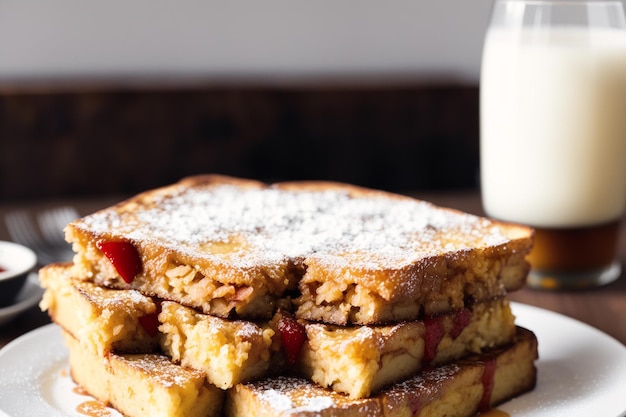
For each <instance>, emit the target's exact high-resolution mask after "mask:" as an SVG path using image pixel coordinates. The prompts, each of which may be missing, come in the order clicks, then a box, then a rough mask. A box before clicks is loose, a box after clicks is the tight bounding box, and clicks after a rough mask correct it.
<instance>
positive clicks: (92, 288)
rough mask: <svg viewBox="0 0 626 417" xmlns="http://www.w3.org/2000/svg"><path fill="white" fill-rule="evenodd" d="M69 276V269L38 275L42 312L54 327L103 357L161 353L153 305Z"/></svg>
mask: <svg viewBox="0 0 626 417" xmlns="http://www.w3.org/2000/svg"><path fill="white" fill-rule="evenodd" d="M71 271H72V266H71V264H51V265H47V266H45V267H43V268H42V269H40V271H39V281H40V283H41V285H42V287H44V288H45V292H44V295H43V297H42V301H41V303H40V307H41V309H42V310H43V311H47V312H48V315H49V316H50V318H51V319H52V321H53V322H55V323H57V324H58V325H59V326H60V327H61V328H63V329H64V330H65V331H67V332H69V333H70V334H72V335H73V336H74V337H76V338H77V339H78V340H80V341H81V342H82V343H83V344H84V346H85V347H86V348H88V349H90V350H91V351H92V352H95V353H97V354H99V355H103V354H104V352H105V351H111V350H118V351H121V352H128V353H131V352H138V353H147V352H153V351H155V350H157V349H158V348H159V336H158V306H157V304H156V303H155V302H154V300H152V299H151V298H149V297H146V296H144V295H142V294H141V293H139V292H137V291H134V290H130V291H119V290H111V289H107V288H101V287H98V286H96V285H94V284H93V283H92V282H87V281H82V280H78V279H75V278H72V275H71Z"/></svg>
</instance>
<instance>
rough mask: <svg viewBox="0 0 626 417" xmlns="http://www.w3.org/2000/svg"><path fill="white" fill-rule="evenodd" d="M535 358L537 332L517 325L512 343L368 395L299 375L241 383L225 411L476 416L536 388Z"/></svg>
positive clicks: (233, 414)
mask: <svg viewBox="0 0 626 417" xmlns="http://www.w3.org/2000/svg"><path fill="white" fill-rule="evenodd" d="M536 359H537V339H536V337H535V335H534V334H533V333H532V332H530V331H528V330H526V329H522V328H518V330H517V338H516V341H515V343H513V344H511V345H508V346H506V347H502V348H497V349H494V350H492V351H490V352H489V353H486V354H484V355H480V356H474V357H471V358H468V359H467V360H461V361H458V362H455V363H451V364H448V365H443V366H440V367H437V368H435V369H433V370H432V371H426V372H423V373H421V374H420V375H417V376H415V377H413V378H410V379H407V380H406V381H403V382H400V383H398V384H396V385H394V386H391V387H390V388H388V389H386V390H383V391H382V392H380V393H379V394H377V395H375V396H372V397H369V398H363V399H350V398H348V397H346V396H343V395H341V394H338V393H335V392H332V391H329V390H325V389H323V388H321V387H319V386H317V385H315V384H313V383H311V382H309V381H307V380H304V379H299V378H294V377H278V378H271V379H266V380H261V381H258V382H252V383H247V384H240V385H237V386H236V387H235V388H233V389H231V390H230V391H228V393H227V398H226V406H225V415H226V416H227V417H243V416H249V415H264V416H287V415H289V416H292V417H313V416H334V417H343V416H345V417H352V416H355V415H368V416H372V417H377V416H380V417H383V416H409V415H410V416H416V417H420V416H422V417H426V416H434V415H437V416H443V415H445V416H448V417H471V416H474V415H475V414H476V412H477V411H480V410H481V408H485V407H494V406H496V405H498V404H500V403H502V402H504V401H506V400H508V399H511V398H513V397H515V396H518V395H521V394H522V393H525V392H528V391H530V390H532V389H533V388H534V386H535V384H536V377H537V371H536V368H535V360H536ZM490 362H491V363H492V364H493V371H494V374H493V382H494V385H493V391H488V392H487V393H485V389H486V388H487V385H485V383H484V382H483V375H484V374H485V370H486V364H487V363H490ZM487 389H488V388H487Z"/></svg>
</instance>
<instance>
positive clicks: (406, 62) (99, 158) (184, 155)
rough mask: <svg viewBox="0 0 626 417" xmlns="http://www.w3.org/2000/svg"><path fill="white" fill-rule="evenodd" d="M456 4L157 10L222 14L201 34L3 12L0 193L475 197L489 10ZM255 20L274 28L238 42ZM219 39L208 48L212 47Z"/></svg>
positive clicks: (28, 10) (100, 12)
mask: <svg viewBox="0 0 626 417" xmlns="http://www.w3.org/2000/svg"><path fill="white" fill-rule="evenodd" d="M417 3H421V4H417ZM429 3H435V2H429ZM465 3H467V2H464V1H462V0H446V1H442V2H436V4H426V3H425V2H398V3H397V4H394V6H393V7H391V6H387V7H385V6H382V5H380V4H378V3H376V2H363V3H360V7H359V9H354V8H353V7H354V6H355V5H356V3H350V2H348V3H345V4H342V5H340V6H337V3H336V2H335V3H323V2H322V3H320V4H321V5H319V4H318V6H317V8H312V6H310V5H309V6H301V7H304V9H305V10H299V9H297V8H294V7H291V8H288V9H286V10H285V7H286V4H287V3H284V2H281V1H278V2H275V4H272V2H270V3H265V7H272V5H273V6H274V7H276V9H275V10H276V11H280V13H283V14H284V16H279V18H276V16H274V15H272V14H267V13H264V9H260V8H258V6H254V7H252V10H250V7H249V8H248V9H247V10H248V14H246V15H245V16H247V17H246V19H248V20H247V21H246V22H247V23H246V24H244V23H245V22H244V23H242V22H240V21H239V20H237V19H239V16H244V14H243V13H242V11H241V10H235V9H232V10H231V9H229V7H230V8H232V5H231V6H225V5H224V4H222V5H221V6H220V5H219V4H218V3H217V2H209V3H206V4H205V5H204V6H200V5H198V4H196V3H193V2H190V1H186V2H182V3H178V4H179V5H183V6H180V7H178V8H177V9H176V13H174V12H173V9H171V8H172V7H177V6H172V5H167V6H163V5H161V7H160V8H159V7H154V10H152V11H153V12H155V11H156V12H159V11H160V13H161V14H162V15H159V16H154V19H156V21H157V22H163V21H170V20H172V21H176V20H177V19H178V20H179V21H180V20H181V19H183V18H185V19H189V18H191V17H192V16H195V15H198V14H199V10H205V9H207V10H213V11H215V9H211V7H213V8H218V7H226V8H227V9H228V10H227V11H224V10H221V12H222V13H223V15H222V16H221V17H219V18H215V17H213V20H212V22H213V25H210V24H209V22H204V21H203V19H205V20H210V18H209V15H207V16H204V17H203V18H202V19H197V20H192V21H191V22H186V23H185V24H181V23H180V22H179V23H177V26H176V30H171V29H172V28H170V32H166V33H165V34H164V33H163V32H162V31H161V29H162V27H156V23H150V22H151V21H150V20H145V21H143V20H142V21H140V20H139V19H138V18H139V17H140V16H141V15H143V14H145V10H142V9H140V8H136V9H132V8H131V9H130V10H129V9H128V5H126V4H125V3H122V2H113V3H110V4H109V6H104V5H98V6H97V7H99V9H96V10H95V11H94V10H91V9H89V10H88V9H86V8H83V6H80V3H78V2H74V1H71V0H64V1H61V2H60V4H57V5H56V6H55V7H54V8H52V6H44V5H32V4H30V5H25V4H24V2H17V1H6V0H3V1H2V2H0V28H1V29H0V39H1V40H0V199H1V200H29V199H36V198H41V197H72V196H85V195H99V194H111V193H116V194H117V193H123V194H128V193H134V192H138V191H141V190H144V189H147V188H151V187H156V186H159V185H164V184H168V183H171V182H174V181H176V180H178V179H180V178H181V177H183V176H187V175H193V174H198V173H207V172H214V173H222V174H229V175H235V176H243V177H250V178H256V179H260V180H265V181H280V180H298V179H320V180H335V181H346V182H352V183H355V184H359V185H364V186H371V187H376V188H382V189H388V190H394V191H409V190H440V189H451V188H457V189H458V188H473V187H476V186H477V173H478V129H479V126H478V76H477V73H478V67H479V62H480V52H481V46H482V35H483V33H484V28H485V27H486V22H487V20H488V12H489V5H490V1H486V0H481V1H477V2H475V3H473V4H472V6H469V5H467V4H465ZM159 4H160V3H159ZM248 4H249V5H250V6H252V3H248ZM289 4H293V3H289ZM185 5H186V7H185ZM350 5H352V6H351V7H352V8H351V7H349V6H350ZM192 6H193V7H192ZM324 6H327V7H326V8H325V7H324ZM38 7H39V8H38ZM42 7H47V8H48V9H46V10H41V8H42ZM62 7H66V8H67V9H66V10H65V12H64V11H63V9H62ZM116 7H118V9H117V10H116V9H115V8H116ZM122 7H125V8H124V9H122ZM199 7H203V8H204V9H198V8H199ZM328 7H335V8H336V7H339V9H335V10H329V9H328ZM461 7H464V8H465V12H464V11H463V10H459V8H461ZM59 8H61V11H59ZM111 9H112V10H111ZM70 10H71V13H70ZM207 10H205V11H207ZM243 10H246V9H243ZM122 12H123V13H124V15H125V16H126V18H125V19H122V20H120V18H119V16H120V13H122ZM255 13H256V14H255ZM304 13H308V15H307V16H303V15H302V14H304ZM1 16H4V17H1ZM332 16H334V17H335V19H334V20H332V19H330V17H332ZM235 17H236V18H237V19H235ZM135 18H137V19H135ZM273 18H276V21H277V22H284V21H285V20H286V19H291V20H292V21H294V22H292V24H291V25H290V26H284V27H277V25H276V24H274V25H273V26H272V25H271V24H270V23H271V21H272V19H273ZM90 19H91V20H90ZM228 19H231V20H233V21H235V20H237V21H238V22H239V23H238V24H239V26H238V27H239V29H237V30H235V29H233V28H232V25H231V24H229V23H228ZM241 19H243V18H241ZM342 19H343V20H342ZM102 20H103V21H104V22H108V23H107V25H104V24H100V25H101V26H98V23H97V22H100V21H102ZM224 21H226V22H227V23H223V22H224ZM259 21H260V22H261V23H259ZM311 21H313V22H314V23H312V24H311V27H310V28H307V27H304V28H302V27H303V26H306V25H305V24H306V23H307V22H311ZM112 22H114V23H115V24H116V25H115V26H112V25H111V23H112ZM194 22H195V23H194ZM220 22H222V24H223V27H215V26H216V25H217V24H218V23H220ZM205 23H206V25H205ZM151 25H152V26H151ZM194 25H196V26H194ZM254 25H259V27H262V28H271V30H273V32H271V30H270V29H267V30H268V34H266V33H265V32H259V28H256V29H254V28H252V29H250V31H251V32H252V34H251V35H250V36H249V37H246V36H243V37H241V36H236V34H237V33H239V31H240V30H241V28H242V27H247V28H250V27H251V26H254ZM278 26H279V25H278ZM190 27H191V28H192V29H193V28H194V27H195V29H193V30H196V32H193V30H192V29H189V28H190ZM205 27H210V28H211V29H206V30H209V32H207V33H204V34H203V33H200V34H198V33H197V31H199V30H200V29H201V28H205ZM178 29H180V30H178ZM185 30H186V31H187V32H189V33H187V32H185ZM202 30H204V29H202ZM181 32H182V34H181ZM192 32H193V33H192ZM269 32H271V33H269ZM102 33H105V34H106V36H103V35H102ZM120 33H122V34H123V35H120ZM174 34H176V36H178V38H176V39H177V40H175V41H173V40H172V39H174V38H175V36H174ZM113 35H115V36H113ZM203 36H204V37H206V39H203V38H202V37H203ZM264 36H265V37H266V38H264ZM215 38H220V39H221V41H220V42H213V43H215V44H220V45H221V47H219V46H215V45H213V46H211V45H209V44H211V42H209V41H210V40H215ZM259 38H260V40H259ZM77 39H78V40H77ZM278 39H281V40H282V43H277V42H276V41H277V40H278ZM166 41H167V42H169V44H168V43H167V42H166ZM252 41H254V42H252ZM250 42H252V43H254V46H250V48H249V49H250V50H248V45H249V44H250ZM164 43H165V45H164ZM181 45H182V46H185V47H188V51H184V50H183V51H181V48H182V46H181ZM211 48H213V49H211ZM216 48H218V49H216ZM264 48H265V49H264ZM224 49H226V50H227V51H229V53H223V50H224ZM250 51H252V52H255V51H256V52H255V53H252V54H250V53H249V52H250ZM139 52H141V53H139ZM198 54H200V55H202V56H201V57H200V58H198ZM220 54H222V55H220ZM85 55H87V56H85ZM172 57H173V58H172ZM189 57H195V58H193V59H189ZM203 57H204V58H203Z"/></svg>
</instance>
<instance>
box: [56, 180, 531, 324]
mask: <svg viewBox="0 0 626 417" xmlns="http://www.w3.org/2000/svg"><path fill="white" fill-rule="evenodd" d="M66 237H67V239H68V241H70V242H72V243H73V244H74V249H75V251H76V252H77V256H76V257H75V264H76V267H75V268H76V272H75V274H76V275H78V276H84V277H87V278H89V279H93V280H94V281H95V282H96V283H97V284H99V285H104V286H110V287H114V288H122V289H127V288H134V289H137V290H139V291H141V292H143V293H144V294H146V295H150V296H158V297H160V298H163V299H169V300H172V301H176V302H179V303H181V304H185V305H188V306H191V307H194V308H199V309H201V310H202V311H203V312H205V313H207V314H213V315H217V316H220V317H240V318H249V319H257V318H269V317H270V316H271V315H272V313H273V312H274V311H275V310H276V308H277V306H278V305H283V306H284V305H289V303H290V300H291V299H290V297H289V296H290V295H291V294H292V293H293V291H294V290H295V289H296V288H298V290H299V293H300V295H299V298H298V300H297V304H298V311H297V315H298V316H299V317H302V318H306V319H310V320H320V321H327V322H331V323H335V324H345V323H360V324H373V323H383V322H396V321H399V320H415V319H419V318H420V317H422V316H423V315H424V314H438V313H442V312H445V311H450V310H452V309H455V308H461V307H463V306H464V303H465V300H468V299H470V300H478V301H483V300H487V299H489V298H494V297H500V296H502V295H504V294H506V293H507V292H508V291H513V290H515V289H518V288H520V287H521V286H522V285H523V284H524V282H525V277H526V274H527V271H528V264H527V263H526V262H525V260H524V257H525V255H526V254H527V253H528V252H529V250H530V247H531V243H532V231H531V230H530V229H529V228H526V227H522V226H516V225H512V224H507V223H502V222H497V221H493V220H488V219H485V218H480V217H476V216H471V215H468V214H465V213H461V212H458V211H456V210H451V209H445V208H441V207H436V206H433V205H431V204H428V203H425V202H421V201H418V200H415V199H412V198H410V197H406V196H402V195H397V194H391V193H387V192H383V191H376V190H370V189H366V188H362V187H356V186H353V185H348V184H340V183H331V182H314V181H308V182H285V183H277V184H273V185H265V184H263V183H260V182H257V181H251V180H244V179H238V178H231V177H225V176H216V175H203V176H195V177H189V178H185V179H183V180H181V181H180V182H178V183H176V184H173V185H170V186H166V187H162V188H159V189H156V190H151V191H147V192H144V193H142V194H139V195H138V196H136V197H134V198H131V199H129V200H126V201H125V202H122V203H120V204H118V205H116V206H113V207H111V208H109V209H105V210H102V211H100V212H98V213H94V214H93V215H90V216H87V217H85V218H83V219H79V220H77V221H75V222H73V223H71V224H70V225H68V227H67V229H66ZM107 240H125V241H128V242H130V243H131V244H132V245H134V246H135V247H136V249H137V251H138V253H139V255H140V257H141V263H142V271H141V272H140V273H139V274H138V275H136V276H135V278H134V280H133V281H132V282H131V283H130V284H128V283H126V282H124V281H123V280H121V279H120V277H119V276H118V274H117V272H116V270H115V268H113V266H112V265H111V263H110V262H109V261H108V259H106V257H104V255H103V254H102V253H101V252H100V250H99V249H98V248H97V243H98V242H99V241H107Z"/></svg>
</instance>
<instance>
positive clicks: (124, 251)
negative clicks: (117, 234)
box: [96, 240, 141, 284]
mask: <svg viewBox="0 0 626 417" xmlns="http://www.w3.org/2000/svg"><path fill="white" fill-rule="evenodd" d="M96 246H97V247H98V249H100V250H101V251H102V253H104V255H105V256H106V257H107V258H108V259H109V261H111V263H112V264H113V266H114V267H115V270H116V271H117V273H118V274H120V277H122V279H123V280H124V281H125V282H126V283H127V284H130V283H131V282H133V279H135V276H136V275H137V274H138V273H139V272H141V259H140V258H139V252H137V248H136V247H135V246H134V245H133V244H132V243H130V242H126V241H121V240H120V241H103V240H101V241H99V242H98V243H97V244H96Z"/></svg>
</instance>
